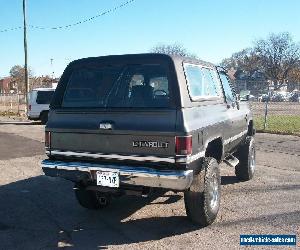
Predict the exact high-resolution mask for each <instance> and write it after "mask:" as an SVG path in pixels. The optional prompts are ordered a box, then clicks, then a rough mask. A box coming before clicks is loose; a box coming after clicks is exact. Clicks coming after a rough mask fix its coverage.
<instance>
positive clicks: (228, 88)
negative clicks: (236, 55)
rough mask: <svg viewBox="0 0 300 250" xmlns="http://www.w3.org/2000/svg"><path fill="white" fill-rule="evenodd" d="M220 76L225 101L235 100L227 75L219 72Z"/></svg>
mask: <svg viewBox="0 0 300 250" xmlns="http://www.w3.org/2000/svg"><path fill="white" fill-rule="evenodd" d="M220 78H221V81H222V85H223V89H224V93H225V99H226V102H235V94H234V91H233V88H232V86H231V83H230V81H229V79H228V77H227V75H226V74H224V73H222V72H221V73H220Z"/></svg>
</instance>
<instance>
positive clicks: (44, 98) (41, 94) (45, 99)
mask: <svg viewBox="0 0 300 250" xmlns="http://www.w3.org/2000/svg"><path fill="white" fill-rule="evenodd" d="M53 94H54V91H38V92H37V97H36V103H37V104H50V102H51V99H52V97H53Z"/></svg>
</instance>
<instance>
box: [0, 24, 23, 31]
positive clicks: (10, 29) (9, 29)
mask: <svg viewBox="0 0 300 250" xmlns="http://www.w3.org/2000/svg"><path fill="white" fill-rule="evenodd" d="M20 29H23V27H21V26H19V27H14V28H7V29H3V30H0V33H4V32H9V31H14V30H20Z"/></svg>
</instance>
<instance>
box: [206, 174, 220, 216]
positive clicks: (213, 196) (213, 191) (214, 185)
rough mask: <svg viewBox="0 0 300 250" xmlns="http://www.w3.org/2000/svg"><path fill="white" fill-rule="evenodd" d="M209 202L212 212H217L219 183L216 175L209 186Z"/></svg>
mask: <svg viewBox="0 0 300 250" xmlns="http://www.w3.org/2000/svg"><path fill="white" fill-rule="evenodd" d="M208 194H209V197H208V202H209V205H210V208H211V210H212V211H215V210H217V209H218V207H219V196H220V194H219V181H218V177H217V175H216V174H214V175H213V176H212V177H211V180H210V182H209V184H208Z"/></svg>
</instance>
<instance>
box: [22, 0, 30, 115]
mask: <svg viewBox="0 0 300 250" xmlns="http://www.w3.org/2000/svg"><path fill="white" fill-rule="evenodd" d="M23 23H24V55H25V64H24V68H25V103H26V106H25V114H26V115H27V108H28V90H29V82H28V65H27V24H26V0H23Z"/></svg>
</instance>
